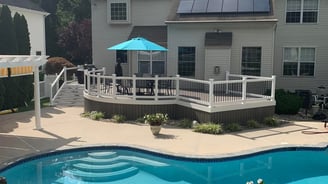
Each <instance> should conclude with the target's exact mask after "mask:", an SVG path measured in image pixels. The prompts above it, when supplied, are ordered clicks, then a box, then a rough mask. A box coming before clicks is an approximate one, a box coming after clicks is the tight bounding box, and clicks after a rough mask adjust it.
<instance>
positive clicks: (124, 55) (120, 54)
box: [116, 50, 128, 63]
mask: <svg viewBox="0 0 328 184" xmlns="http://www.w3.org/2000/svg"><path fill="white" fill-rule="evenodd" d="M116 62H121V63H127V62H128V52H127V51H126V50H117V51H116Z"/></svg>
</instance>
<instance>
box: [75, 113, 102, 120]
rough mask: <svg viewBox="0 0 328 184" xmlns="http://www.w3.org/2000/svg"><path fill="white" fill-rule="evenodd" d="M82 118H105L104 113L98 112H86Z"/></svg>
mask: <svg viewBox="0 0 328 184" xmlns="http://www.w3.org/2000/svg"><path fill="white" fill-rule="evenodd" d="M81 116H82V117H85V118H90V119H92V120H100V119H103V118H104V117H105V115H104V113H102V112H98V111H91V112H85V113H82V114H81Z"/></svg>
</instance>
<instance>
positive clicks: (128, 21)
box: [107, 0, 131, 24]
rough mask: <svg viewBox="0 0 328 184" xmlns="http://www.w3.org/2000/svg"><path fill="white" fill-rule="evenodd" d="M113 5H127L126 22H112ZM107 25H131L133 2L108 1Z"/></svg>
mask: <svg viewBox="0 0 328 184" xmlns="http://www.w3.org/2000/svg"><path fill="white" fill-rule="evenodd" d="M111 3H126V14H127V15H126V18H127V19H126V20H112V17H111ZM107 23H108V24H130V23H131V0H107Z"/></svg>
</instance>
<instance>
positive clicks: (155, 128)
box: [150, 125, 161, 135]
mask: <svg viewBox="0 0 328 184" xmlns="http://www.w3.org/2000/svg"><path fill="white" fill-rule="evenodd" d="M150 130H151V132H152V133H153V135H158V134H159V132H160V131H161V126H158V125H156V126H155V125H151V126H150Z"/></svg>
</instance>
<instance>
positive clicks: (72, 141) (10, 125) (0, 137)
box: [0, 107, 328, 166]
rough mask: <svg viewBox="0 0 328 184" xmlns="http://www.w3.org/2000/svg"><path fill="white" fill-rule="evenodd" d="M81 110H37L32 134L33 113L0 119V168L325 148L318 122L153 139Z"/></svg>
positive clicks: (172, 132)
mask: <svg viewBox="0 0 328 184" xmlns="http://www.w3.org/2000/svg"><path fill="white" fill-rule="evenodd" d="M82 112H83V107H48V108H44V109H42V119H41V120H42V127H43V130H40V131H39V130H35V129H34V126H35V125H34V124H35V122H34V121H35V120H34V112H33V111H30V112H22V113H15V114H8V115H1V116H0V163H1V164H2V166H4V165H5V163H6V162H8V161H13V160H14V159H17V158H20V157H23V156H26V155H31V154H35V153H40V152H44V151H48V150H57V149H66V148H75V147H80V146H94V145H128V146H136V147H141V148H146V149H151V150H155V151H161V152H167V153H172V154H176V155H190V156H202V157H209V156H230V155H237V154H243V153H247V152H254V151H259V150H262V149H269V148H271V147H281V146H289V145H290V146H295V145H296V146H298V145H308V146H326V145H327V144H328V129H325V128H324V127H323V123H322V122H315V121H298V122H292V123H290V124H288V125H286V126H283V127H277V128H265V129H255V130H249V131H242V132H237V133H231V134H224V135H208V134H201V133H195V132H193V131H192V130H190V129H179V128H170V127H164V128H162V130H161V134H160V136H158V137H154V136H153V135H152V134H151V132H150V130H149V127H148V125H143V124H132V123H123V124H118V123H112V122H105V121H93V120H90V119H87V118H82V117H81V116H80V114H81V113H82Z"/></svg>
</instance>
